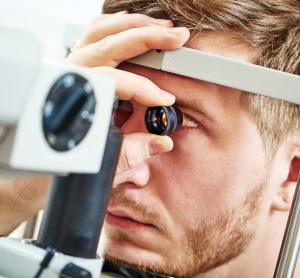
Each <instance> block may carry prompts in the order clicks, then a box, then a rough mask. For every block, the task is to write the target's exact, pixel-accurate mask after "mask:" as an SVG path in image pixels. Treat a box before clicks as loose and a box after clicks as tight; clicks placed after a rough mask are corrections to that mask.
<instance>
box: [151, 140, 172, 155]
mask: <svg viewBox="0 0 300 278" xmlns="http://www.w3.org/2000/svg"><path fill="white" fill-rule="evenodd" d="M168 138H169V137H168ZM148 147H149V154H150V155H151V156H153V155H157V154H161V153H165V152H168V151H170V150H172V148H173V141H172V139H171V138H169V139H168V140H167V139H166V138H165V137H161V138H155V139H152V140H151V141H150V142H149V146H148Z"/></svg>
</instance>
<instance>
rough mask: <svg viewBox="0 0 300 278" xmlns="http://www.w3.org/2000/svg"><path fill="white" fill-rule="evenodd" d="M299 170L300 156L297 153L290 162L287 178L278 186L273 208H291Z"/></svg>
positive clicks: (283, 209) (285, 209)
mask: <svg viewBox="0 0 300 278" xmlns="http://www.w3.org/2000/svg"><path fill="white" fill-rule="evenodd" d="M294 155H295V154H294ZM299 172H300V156H299V154H298V153H297V155H295V156H294V157H293V159H292V160H291V162H290V168H289V172H288V176H287V178H286V180H285V181H284V182H283V183H282V184H281V185H280V186H279V187H278V188H277V192H276V196H275V198H274V200H273V202H272V209H274V210H281V211H288V210H289V209H290V208H291V206H292V202H293V198H294V193H295V189H296V185H297V181H298V177H299Z"/></svg>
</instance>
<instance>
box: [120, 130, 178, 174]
mask: <svg viewBox="0 0 300 278" xmlns="http://www.w3.org/2000/svg"><path fill="white" fill-rule="evenodd" d="M172 148H173V141H172V139H171V138H170V137H168V136H158V135H154V134H147V133H133V134H129V135H126V136H125V137H124V141H123V144H122V147H121V151H120V156H119V163H118V166H117V170H116V173H117V175H118V174H120V173H122V172H124V171H126V170H130V169H133V168H134V167H136V166H137V165H139V164H140V163H142V162H143V161H145V160H147V159H149V158H151V157H153V156H156V155H159V154H163V153H166V152H169V151H171V150H172Z"/></svg>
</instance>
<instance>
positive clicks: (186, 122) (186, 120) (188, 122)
mask: <svg viewBox="0 0 300 278" xmlns="http://www.w3.org/2000/svg"><path fill="white" fill-rule="evenodd" d="M182 114H183V121H182V126H183V127H198V126H199V124H198V122H197V121H196V120H194V119H193V118H192V117H190V116H189V115H187V114H185V113H182Z"/></svg>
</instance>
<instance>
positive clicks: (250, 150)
mask: <svg viewBox="0 0 300 278" xmlns="http://www.w3.org/2000/svg"><path fill="white" fill-rule="evenodd" d="M173 139H174V149H173V151H172V152H170V153H168V154H166V155H163V156H161V157H160V158H156V159H154V160H152V161H151V168H152V171H151V172H152V173H153V174H152V180H151V183H153V185H154V186H155V185H159V186H158V187H157V188H156V191H158V192H159V195H160V198H161V200H162V201H163V203H164V205H165V206H166V209H167V211H168V212H169V214H171V218H172V219H173V220H174V221H175V222H177V224H178V222H180V223H184V225H188V226H193V225H194V224H195V223H197V222H198V223H199V222H201V221H204V220H205V219H209V218H211V217H214V216H215V215H216V214H218V213H220V212H223V211H224V210H226V208H231V207H233V206H235V205H238V204H239V203H241V202H242V201H243V200H244V199H245V197H246V195H247V193H248V192H250V191H251V189H253V188H254V187H255V186H257V185H259V184H260V183H261V181H262V179H263V177H264V159H263V158H264V156H263V155H262V154H263V149H262V145H261V144H260V142H259V141H257V142H255V141H254V142H252V145H249V140H248V143H247V146H246V144H245V143H244V141H243V140H241V139H238V138H237V139H235V140H234V141H233V142H230V141H228V142H227V144H224V142H222V144H221V146H218V144H217V142H215V141H213V140H210V139H209V138H208V137H205V136H203V135H201V134H200V135H199V132H197V131H196V132H194V131H192V130H191V132H185V133H184V134H179V133H178V134H177V135H175V136H174V138H173ZM260 151H261V153H260ZM162 181H163V182H162Z"/></svg>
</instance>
